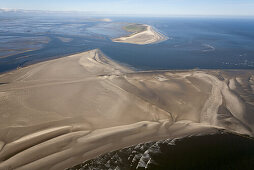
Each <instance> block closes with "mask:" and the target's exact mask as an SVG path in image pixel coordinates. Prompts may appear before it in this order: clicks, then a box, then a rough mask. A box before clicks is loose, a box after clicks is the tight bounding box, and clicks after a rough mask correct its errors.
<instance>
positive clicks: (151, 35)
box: [112, 24, 168, 45]
mask: <svg viewBox="0 0 254 170" xmlns="http://www.w3.org/2000/svg"><path fill="white" fill-rule="evenodd" d="M135 25H137V24H135ZM140 26H142V27H145V29H144V30H142V31H137V32H134V33H132V34H130V35H128V36H124V37H120V38H115V39H112V41H113V42H120V43H130V44H139V45H145V44H152V43H158V42H162V41H165V40H167V39H168V37H166V36H165V35H163V34H161V33H159V32H157V31H155V30H154V29H153V28H152V27H151V26H150V25H140Z"/></svg>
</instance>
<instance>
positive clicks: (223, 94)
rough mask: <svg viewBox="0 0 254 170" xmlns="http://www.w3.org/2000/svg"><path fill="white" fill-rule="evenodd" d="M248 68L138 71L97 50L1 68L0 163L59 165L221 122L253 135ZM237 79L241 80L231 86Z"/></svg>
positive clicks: (23, 166) (208, 130)
mask: <svg viewBox="0 0 254 170" xmlns="http://www.w3.org/2000/svg"><path fill="white" fill-rule="evenodd" d="M252 75H253V71H237V72H234V71H227V72H226V71H216V70H215V71H206V70H203V71H197V70H190V71H145V72H135V71H133V70H130V69H128V68H126V67H123V66H121V65H119V64H117V63H115V62H114V61H112V60H110V59H108V58H106V57H105V56H104V55H103V54H102V52H101V51H99V50H92V51H88V52H84V53H80V54H76V55H72V56H68V57H64V58H59V59H55V60H51V61H46V62H42V63H38V64H34V65H31V66H28V67H25V68H21V69H19V70H15V71H12V72H9V73H5V74H2V75H1V76H0V83H2V84H1V85H0V117H1V118H0V170H2V169H3V170H6V169H20V170H27V169H33V170H37V169H38V170H42V169H47V170H48V169H56V170H58V169H59V170H60V169H64V168H68V167H72V166H73V165H76V164H79V163H81V162H83V161H85V160H89V159H92V158H94V157H96V156H98V155H100V154H103V153H107V152H109V151H113V150H116V149H120V148H123V147H127V146H131V145H136V144H138V143H143V142H148V141H157V140H161V139H167V138H177V137H182V136H187V135H194V134H196V135H198V134H210V133H215V132H216V131H217V129H221V128H223V129H228V130H231V131H235V132H239V133H243V134H248V135H252V136H253V130H254V126H253V125H254V116H253V114H252V113H253V108H254V107H253V106H254V104H253V102H252V101H253V99H254V95H253V92H252V89H251V86H252V85H253V81H251V79H250V77H251V76H252ZM236 78H237V80H240V79H241V83H238V82H240V81H235V82H234V88H231V87H232V85H230V84H232V79H236ZM230 82H231V83H230Z"/></svg>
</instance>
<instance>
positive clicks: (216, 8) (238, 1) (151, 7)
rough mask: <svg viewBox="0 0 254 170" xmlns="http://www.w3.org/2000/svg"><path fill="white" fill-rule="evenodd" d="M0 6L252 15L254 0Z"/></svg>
mask: <svg viewBox="0 0 254 170" xmlns="http://www.w3.org/2000/svg"><path fill="white" fill-rule="evenodd" d="M0 8H5V9H25V10H49V11H85V12H94V13H101V14H103V13H105V14H121V15H129V14H131V15H151V16H171V15H184V16H186V15H204V16H207V15H221V16H254V0H0Z"/></svg>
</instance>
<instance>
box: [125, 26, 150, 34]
mask: <svg viewBox="0 0 254 170" xmlns="http://www.w3.org/2000/svg"><path fill="white" fill-rule="evenodd" d="M123 29H124V30H125V31H127V32H132V33H139V32H142V31H145V30H146V29H147V26H146V25H143V24H128V25H126V26H124V27H123Z"/></svg>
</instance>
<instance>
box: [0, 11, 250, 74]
mask: <svg viewBox="0 0 254 170" xmlns="http://www.w3.org/2000/svg"><path fill="white" fill-rule="evenodd" d="M0 16H1V14H0ZM111 19H112V20H113V22H102V21H96V20H91V19H87V18H82V17H81V18H74V17H48V16H47V17H38V16H37V17H36V16H35V17H28V16H23V17H9V16H1V20H2V21H1V25H0V49H3V48H5V47H6V40H5V42H4V39H3V37H4V36H5V37H6V36H15V37H19V38H25V39H27V38H29V37H33V38H34V37H48V38H49V39H50V41H49V42H48V43H46V44H42V48H40V49H35V50H33V51H27V52H23V53H19V54H15V53H14V54H13V55H9V56H8V57H3V56H4V53H3V52H2V51H4V50H2V51H1V50H0V72H4V71H8V70H12V69H15V68H17V67H20V66H24V65H28V64H32V63H35V62H39V61H44V60H48V59H52V58H57V57H61V56H65V55H69V54H73V53H78V52H82V51H86V50H90V49H94V48H99V49H101V50H102V51H103V52H104V53H105V54H106V55H107V56H109V57H110V58H112V59H113V60H116V61H118V62H120V63H124V64H126V65H129V66H131V67H134V68H136V69H140V70H149V69H193V68H201V69H253V68H254V48H253V47H254V19H251V18H238V19H232V18H231V19H229V18H226V19H225V18H224V19H223V18H217V19H215V18H126V17H125V18H124V17H122V18H116V17H113V18H111ZM124 23H144V24H150V25H152V26H154V27H155V28H156V29H157V30H159V31H160V32H161V33H163V34H165V35H166V36H167V37H169V39H168V40H167V41H164V42H161V43H157V44H150V45H134V44H123V43H114V42H111V40H110V38H113V37H118V36H120V35H126V32H124V31H123V30H122V29H121V27H122V25H123V24H124ZM59 37H65V38H69V39H71V41H68V42H64V41H62V40H61V39H59ZM7 43H8V42H7ZM24 43H26V42H24ZM14 45H15V44H14ZM32 45H33V46H35V45H34V44H32ZM36 46H37V45H36ZM8 47H9V46H8ZM5 52H6V51H5Z"/></svg>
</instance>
